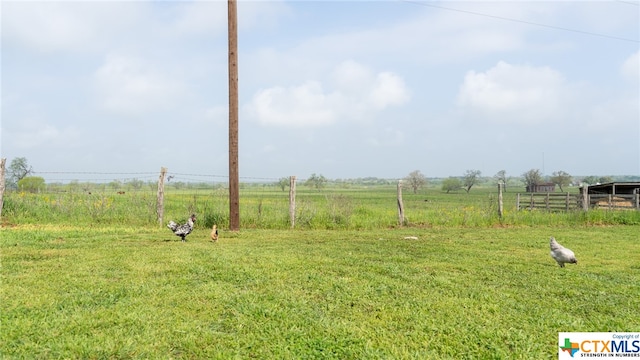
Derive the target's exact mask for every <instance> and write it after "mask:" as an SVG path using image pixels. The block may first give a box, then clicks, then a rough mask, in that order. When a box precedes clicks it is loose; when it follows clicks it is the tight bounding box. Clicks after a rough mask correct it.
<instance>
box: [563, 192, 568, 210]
mask: <svg viewBox="0 0 640 360" xmlns="http://www.w3.org/2000/svg"><path fill="white" fill-rule="evenodd" d="M564 209H565V211H569V192H568V191H567V198H566V200H565V208H564Z"/></svg>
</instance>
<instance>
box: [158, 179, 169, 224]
mask: <svg viewBox="0 0 640 360" xmlns="http://www.w3.org/2000/svg"><path fill="white" fill-rule="evenodd" d="M166 174H167V168H165V167H161V168H160V178H159V179H158V198H157V200H156V212H157V214H158V223H159V224H160V226H162V225H163V223H164V177H165V175H166Z"/></svg>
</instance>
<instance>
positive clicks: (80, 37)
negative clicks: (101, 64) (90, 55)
mask: <svg viewBox="0 0 640 360" xmlns="http://www.w3.org/2000/svg"><path fill="white" fill-rule="evenodd" d="M2 6H3V9H2V11H3V16H2V21H3V24H2V27H3V34H2V37H3V40H6V41H10V42H15V43H19V44H20V45H22V46H26V47H30V48H33V49H35V50H37V51H44V52H50V51H61V50H62V51H72V52H86V51H92V50H95V49H100V48H104V47H105V46H107V45H108V44H113V42H112V40H113V39H114V38H117V37H118V36H119V34H122V33H123V32H125V33H126V32H127V31H126V30H127V29H128V27H129V26H132V25H133V24H136V23H138V22H139V21H140V20H139V15H140V10H141V7H144V4H143V3H142V2H127V3H121V2H118V3H106V2H103V3H101V2H57V1H55V2H54V1H51V2H31V1H25V2H18V1H9V2H3V5H2ZM5 14H11V15H10V16H9V15H5Z"/></svg>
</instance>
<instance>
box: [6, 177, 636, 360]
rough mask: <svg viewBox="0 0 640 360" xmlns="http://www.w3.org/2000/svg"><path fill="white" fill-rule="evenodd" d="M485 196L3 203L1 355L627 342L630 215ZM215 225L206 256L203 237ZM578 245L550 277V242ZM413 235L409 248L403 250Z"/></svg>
mask: <svg viewBox="0 0 640 360" xmlns="http://www.w3.org/2000/svg"><path fill="white" fill-rule="evenodd" d="M516 191H517V190H516V189H510V190H509V192H507V193H506V194H505V216H504V218H503V219H499V218H498V217H497V194H496V192H495V189H493V188H492V187H486V188H482V187H479V188H474V189H473V190H472V191H471V193H470V194H466V193H464V192H461V193H453V194H445V193H443V192H441V191H440V190H439V189H436V188H429V189H427V190H425V191H421V192H419V193H418V194H412V193H411V192H410V191H407V190H405V192H404V203H405V213H406V215H407V217H408V219H409V226H406V227H398V225H397V209H396V188H395V187H393V186H387V187H383V186H381V187H374V188H344V187H343V188H329V189H324V190H322V191H317V190H311V189H307V188H304V187H301V188H299V191H298V197H297V218H296V229H295V230H290V229H289V228H290V224H289V220H288V192H282V191H281V190H280V189H276V188H275V187H269V186H264V187H260V186H252V187H244V188H242V190H241V227H242V229H243V230H242V231H241V232H239V233H229V232H226V231H224V229H225V227H226V226H227V223H228V199H227V193H226V191H224V190H220V189H218V190H211V189H209V190H193V189H192V190H189V191H187V190H181V191H178V190H175V189H168V190H167V194H166V200H165V219H166V220H169V219H175V220H184V219H185V218H186V217H187V216H188V214H190V213H196V214H198V222H197V223H196V228H195V231H194V233H193V234H191V235H189V237H188V238H187V239H188V240H189V241H188V242H187V243H181V242H180V241H179V238H178V237H176V236H174V235H173V234H172V233H171V232H170V231H169V230H168V229H166V228H165V227H164V226H160V225H158V224H157V222H156V215H155V209H156V203H155V192H154V191H152V190H151V189H147V190H145V191H127V193H126V194H125V195H118V194H115V193H112V192H108V191H104V192H100V191H98V192H96V191H92V193H91V194H88V193H82V192H65V193H42V194H28V193H16V192H13V193H7V194H5V206H4V209H3V214H2V215H3V218H2V221H3V227H2V228H0V275H1V276H0V286H1V290H2V291H1V293H0V303H1V304H2V308H1V312H0V358H7V359H13V358H18V359H20V358H25V359H27V358H29V359H31V358H47V359H48V358H83V359H85V358H86V359H93V358H95V359H98V358H118V359H120V358H122V359H125V358H167V359H168V358H190V359H196V358H220V359H228V358H243V359H244V358H283V359H287V358H288V359H299V358H335V359H349V358H372V359H375V358H380V359H383V358H384V359H387V358H415V359H425V358H427V359H428V358H434V359H440V358H452V359H454V358H455V359H458V358H523V359H530V358H555V357H556V355H555V354H556V353H557V344H556V342H557V332H559V331H637V330H638V329H640V317H638V309H640V300H639V299H640V242H639V241H638V240H639V239H640V238H639V236H638V234H639V233H640V231H639V230H640V226H638V225H639V224H640V212H638V211H589V212H586V213H584V212H570V213H563V212H559V213H548V212H544V211H532V212H531V211H519V212H517V211H515V193H516ZM214 223H215V224H218V225H219V227H220V228H221V229H222V231H221V239H220V241H219V242H218V243H217V244H213V243H211V242H209V241H207V240H208V234H209V227H210V226H211V225H212V224H214ZM551 235H553V236H555V237H556V238H557V239H558V241H559V242H560V243H561V244H563V245H565V246H567V247H570V248H571V249H573V250H574V251H575V252H576V254H577V256H578V259H579V264H578V265H577V266H568V267H567V268H565V269H560V268H559V267H558V266H557V265H556V264H555V262H553V260H552V259H551V258H550V256H549V251H548V238H549V236H551ZM405 236H417V237H418V240H408V239H404V237H405Z"/></svg>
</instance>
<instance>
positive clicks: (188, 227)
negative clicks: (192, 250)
mask: <svg viewBox="0 0 640 360" xmlns="http://www.w3.org/2000/svg"><path fill="white" fill-rule="evenodd" d="M195 222H196V215H195V214H192V215H191V216H190V217H189V219H187V223H186V224H182V225H178V224H176V223H175V222H173V221H169V224H167V227H168V228H169V229H171V231H173V233H174V234H176V235H177V236H180V238H182V241H183V242H184V241H186V240H185V239H184V238H185V236H187V235H189V234H191V231H193V224H194V223H195Z"/></svg>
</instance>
